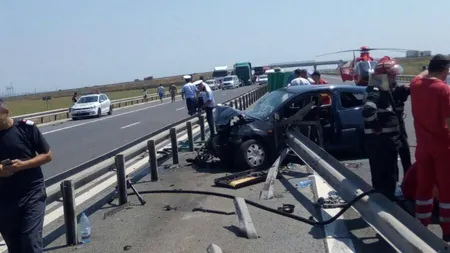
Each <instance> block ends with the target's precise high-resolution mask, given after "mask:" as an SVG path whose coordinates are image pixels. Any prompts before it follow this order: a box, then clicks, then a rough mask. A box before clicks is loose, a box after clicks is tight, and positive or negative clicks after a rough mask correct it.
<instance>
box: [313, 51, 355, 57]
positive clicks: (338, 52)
mask: <svg viewBox="0 0 450 253" xmlns="http://www.w3.org/2000/svg"><path fill="white" fill-rule="evenodd" d="M358 50H360V49H349V50H342V51H337V52H333V53H326V54H320V55H317V56H316V57H321V56H325V55H332V54H340V53H349V52H355V51H358Z"/></svg>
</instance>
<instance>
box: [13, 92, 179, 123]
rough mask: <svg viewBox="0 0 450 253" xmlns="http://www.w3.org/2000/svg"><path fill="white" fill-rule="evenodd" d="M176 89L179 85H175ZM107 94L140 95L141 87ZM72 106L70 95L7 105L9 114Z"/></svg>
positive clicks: (126, 96) (17, 100) (14, 114)
mask: <svg viewBox="0 0 450 253" xmlns="http://www.w3.org/2000/svg"><path fill="white" fill-rule="evenodd" d="M177 88H178V91H179V90H180V87H177ZM156 90H157V89H156V88H150V89H147V93H148V94H149V95H150V94H152V93H156ZM165 90H166V92H167V91H168V87H165ZM105 94H106V95H108V97H109V99H111V100H117V99H122V98H129V97H136V96H141V95H142V89H137V90H124V91H111V92H105ZM70 106H72V97H70V96H68V97H56V98H52V100H50V101H48V103H47V102H46V101H43V100H41V99H14V100H11V101H8V107H9V108H10V110H11V114H12V115H11V116H17V115H24V114H30V113H35V112H42V111H48V110H55V109H61V108H69V107H70Z"/></svg>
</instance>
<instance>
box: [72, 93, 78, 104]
mask: <svg viewBox="0 0 450 253" xmlns="http://www.w3.org/2000/svg"><path fill="white" fill-rule="evenodd" d="M77 101H78V92H74V93H73V96H72V103H74V104H75V103H76V102H77Z"/></svg>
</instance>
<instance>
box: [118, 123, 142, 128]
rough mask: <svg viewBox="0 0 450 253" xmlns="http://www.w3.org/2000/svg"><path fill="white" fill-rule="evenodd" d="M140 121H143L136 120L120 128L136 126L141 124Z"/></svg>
mask: <svg viewBox="0 0 450 253" xmlns="http://www.w3.org/2000/svg"><path fill="white" fill-rule="evenodd" d="M140 123H141V122H134V123H133V124H129V125H126V126H123V127H121V128H120V129H125V128H129V127H132V126H135V125H137V124H140Z"/></svg>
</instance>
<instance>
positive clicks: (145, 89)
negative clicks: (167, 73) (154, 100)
mask: <svg viewBox="0 0 450 253" xmlns="http://www.w3.org/2000/svg"><path fill="white" fill-rule="evenodd" d="M142 96H143V98H144V100H145V101H147V98H148V94H147V88H145V87H144V88H143V89H142Z"/></svg>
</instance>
